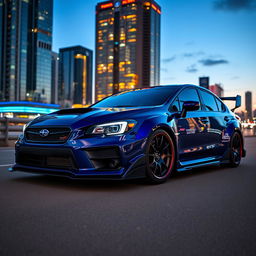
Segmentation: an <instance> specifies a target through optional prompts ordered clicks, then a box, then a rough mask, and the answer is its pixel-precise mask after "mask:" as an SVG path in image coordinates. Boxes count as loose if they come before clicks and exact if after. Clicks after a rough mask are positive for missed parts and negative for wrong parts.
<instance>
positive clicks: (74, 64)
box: [59, 46, 93, 107]
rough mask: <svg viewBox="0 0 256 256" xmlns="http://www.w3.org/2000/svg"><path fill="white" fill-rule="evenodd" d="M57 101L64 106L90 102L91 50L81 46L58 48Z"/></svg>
mask: <svg viewBox="0 0 256 256" xmlns="http://www.w3.org/2000/svg"><path fill="white" fill-rule="evenodd" d="M59 58H60V59H59V103H61V105H62V106H64V107H70V106H72V105H73V104H82V105H89V104H91V103H92V58H93V52H92V51H91V50H89V49H87V48H85V47H82V46H73V47H67V48H62V49H60V53H59Z"/></svg>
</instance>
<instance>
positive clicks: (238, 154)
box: [229, 132, 243, 167]
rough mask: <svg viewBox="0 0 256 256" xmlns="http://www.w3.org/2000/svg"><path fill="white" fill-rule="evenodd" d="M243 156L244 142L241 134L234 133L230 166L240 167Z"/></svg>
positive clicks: (231, 142)
mask: <svg viewBox="0 0 256 256" xmlns="http://www.w3.org/2000/svg"><path fill="white" fill-rule="evenodd" d="M242 154H243V141H242V137H241V135H240V133H238V132H234V133H233V135H232V137H231V139H230V149H229V166H230V167H238V166H239V165H240V162H241V159H242Z"/></svg>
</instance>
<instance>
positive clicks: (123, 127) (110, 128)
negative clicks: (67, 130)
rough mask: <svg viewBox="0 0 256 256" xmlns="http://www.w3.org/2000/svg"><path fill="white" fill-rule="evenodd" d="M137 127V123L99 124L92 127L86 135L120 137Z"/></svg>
mask: <svg viewBox="0 0 256 256" xmlns="http://www.w3.org/2000/svg"><path fill="white" fill-rule="evenodd" d="M135 125H136V121H120V122H113V123H105V124H99V125H95V126H92V127H90V128H89V129H88V130H87V131H86V134H95V135H96V134H105V135H119V134H123V133H125V132H128V131H129V130H131V129H132V128H133V127H134V126H135Z"/></svg>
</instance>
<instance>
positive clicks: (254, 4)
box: [213, 0, 256, 11]
mask: <svg viewBox="0 0 256 256" xmlns="http://www.w3.org/2000/svg"><path fill="white" fill-rule="evenodd" d="M213 4H214V8H215V9H217V10H223V11H240V10H249V11H253V10H256V0H216V1H215V2H214V3H213Z"/></svg>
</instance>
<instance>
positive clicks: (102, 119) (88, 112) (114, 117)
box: [29, 106, 159, 129]
mask: <svg viewBox="0 0 256 256" xmlns="http://www.w3.org/2000/svg"><path fill="white" fill-rule="evenodd" d="M158 111H159V106H158V107H144V108H130V107H129V108H77V109H62V110H59V111H57V112H54V113H51V114H48V115H44V116H40V117H38V118H36V119H34V120H33V121H32V122H31V124H30V125H29V126H30V127H38V126H44V127H45V126H69V127H71V128H72V129H78V128H81V127H86V126H90V125H94V124H99V123H106V122H113V121H118V120H120V121H121V120H127V119H135V120H136V119H138V118H147V117H149V116H154V114H156V112H158Z"/></svg>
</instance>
